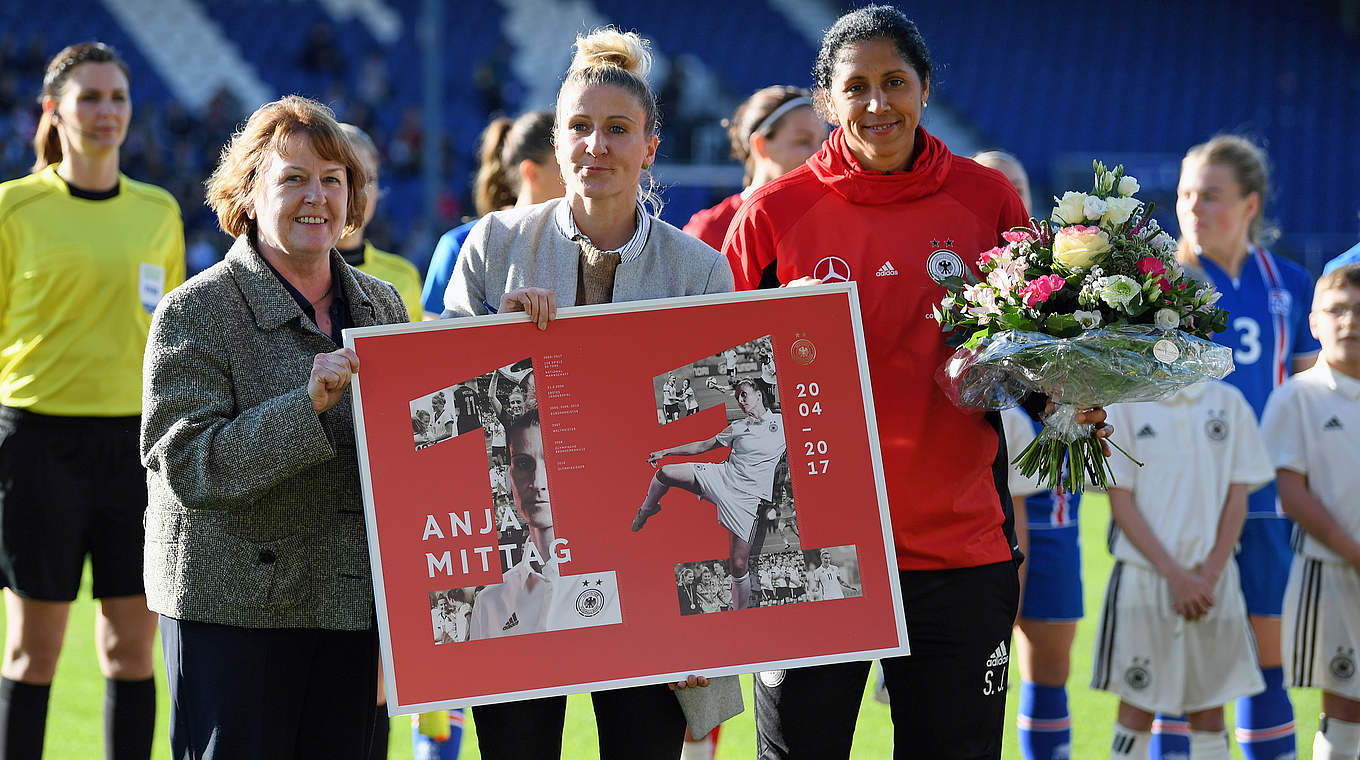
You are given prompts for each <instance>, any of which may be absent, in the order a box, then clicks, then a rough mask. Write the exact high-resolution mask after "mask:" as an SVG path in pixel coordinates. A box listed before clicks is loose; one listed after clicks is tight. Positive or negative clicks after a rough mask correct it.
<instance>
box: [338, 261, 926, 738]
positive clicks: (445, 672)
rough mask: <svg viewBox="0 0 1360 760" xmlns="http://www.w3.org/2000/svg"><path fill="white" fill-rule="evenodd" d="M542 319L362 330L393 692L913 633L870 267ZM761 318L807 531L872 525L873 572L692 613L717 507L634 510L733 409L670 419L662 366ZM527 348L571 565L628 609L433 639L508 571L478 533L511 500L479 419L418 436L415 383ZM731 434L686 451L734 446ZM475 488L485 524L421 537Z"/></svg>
mask: <svg viewBox="0 0 1360 760" xmlns="http://www.w3.org/2000/svg"><path fill="white" fill-rule="evenodd" d="M623 309H627V311H622V310H623ZM523 320H524V317H523V315H500V316H493V317H486V318H476V319H462V320H447V321H443V322H438V323H430V322H427V323H423V324H413V325H402V326H388V327H380V328H364V329H360V330H351V331H347V332H346V344H347V345H350V346H352V347H353V348H354V349H355V350H356V351H357V352H358V354H359V357H360V374H359V378H358V380H357V381H356V383H355V415H356V422H357V425H356V428H357V430H358V433H359V438H360V441H359V446H360V458H361V463H362V464H363V465H364V469H365V482H364V488H365V493H364V497H365V508H366V512H367V519H368V527H369V542H370V552H371V556H372V558H373V569H374V577H375V588H376V589H377V596H378V607H379V609H378V616H379V624H380V629H381V640H382V649H383V658H384V666H385V668H386V678H387V694H388V700H389V703H390V704H391V705H392V708H393V710H394V712H396V713H410V712H415V711H417V710H418V709H428V708H430V707H432V706H434V705H455V704H456V705H468V704H478V703H485V702H494V701H504V700H505V699H512V698H525V697H530V696H544V695H547V694H561V693H570V692H578V691H585V690H588V689H589V688H590V687H592V686H593V687H596V688H598V687H600V686H604V685H611V686H623V685H636V684H641V683H657V682H663V681H670V680H676V678H677V677H683V676H684V675H685V674H689V673H701V674H705V675H715V676H716V675H722V674H728V673H736V672H751V671H755V670H764V669H770V668H774V667H782V666H784V665H792V664H815V663H822V662H835V661H843V660H851V659H868V658H871V657H877V656H883V655H886V654H901V653H903V652H904V651H905V645H906V637H905V630H904V628H903V627H902V624H901V619H902V616H901V610H900V596H899V594H898V586H897V573H896V563H895V559H894V555H893V552H892V551H891V538H890V537H891V531H890V530H889V527H888V525H889V524H888V518H887V508H886V499H885V497H884V491H883V486H882V475H881V465H880V464H879V457H878V447H877V435H876V431H875V429H874V426H873V415H872V408H871V407H872V399H871V396H870V395H869V392H868V390H867V389H868V372H867V365H866V363H865V358H864V356H863V350H864V349H863V339H862V336H861V334H860V328H859V314H858V301H857V298H856V296H855V291H854V289H853V284H850V285H834V286H822V287H816V288H799V289H792V290H784V291H765V292H762V293H751V294H733V295H724V296H700V297H696V298H691V299H672V300H668V301H655V302H635V303H629V304H610V305H605V306H593V307H582V308H579V309H569V310H564V311H563V313H562V316H561V317H560V318H559V319H558V320H556V321H554V322H553V323H551V324H550V325H549V326H548V329H547V330H546V331H540V330H538V329H537V328H536V327H535V326H533V325H532V324H529V323H528V322H526V321H523ZM762 335H770V336H772V338H773V345H774V353H775V363H776V367H777V372H778V379H779V383H778V390H779V395H780V399H781V404H782V408H783V415H784V426H785V430H786V431H787V432H786V435H787V440H788V444H787V445H788V448H787V454H788V464H789V470H790V472H791V474H792V478H793V488H794V498H795V501H796V509H797V515H798V527H799V531H800V536H801V543H802V546H803V547H804V548H816V547H830V546H842V545H847V544H854V545H855V547H856V553H857V557H858V562H859V572H860V578H861V582H862V591H863V593H862V595H861V596H858V597H853V598H846V599H837V600H826V601H816V602H807V603H800V604H789V605H784V606H777V607H764V608H753V609H745V610H734V611H728V612H720V613H714V614H704V615H692V616H687V617H682V616H681V615H680V614H679V610H678V608H677V601H676V585H675V575H674V566H675V565H676V564H677V563H680V562H689V561H695V560H712V559H722V558H726V557H727V556H728V533H727V531H726V529H724V528H723V527H722V526H721V525H720V524H719V523H718V521H717V517H716V513H715V508H714V507H713V505H711V504H709V503H708V502H706V501H701V500H699V499H698V498H697V497H695V496H694V495H692V494H690V493H687V492H684V491H682V490H680V489H672V490H671V492H670V493H669V494H668V495H667V496H666V497H665V498H664V499H663V500H662V505H663V507H664V509H663V511H662V512H661V513H660V514H658V515H657V516H656V517H653V518H652V520H651V522H649V523H648V524H647V526H646V528H645V529H644V530H643V531H641V532H638V533H634V532H632V531H631V530H630V522H631V520H632V518H633V516H634V514H635V513H636V511H637V508H638V505H639V504H641V503H642V499H643V496H644V494H645V492H646V488H647V484H648V482H649V480H650V478H651V477H652V474H653V472H654V470H653V468H652V467H651V466H650V465H649V464H648V463H647V454H648V453H649V452H652V451H656V450H658V449H662V448H666V447H672V446H677V445H680V444H684V443H689V442H691V441H695V440H701V439H704V438H708V437H711V436H713V435H714V434H715V433H717V432H718V431H720V430H722V429H723V428H724V427H725V426H726V425H727V418H726V416H725V413H724V411H723V409H722V407H721V406H718V407H713V408H709V409H704V410H702V411H700V412H699V413H697V414H695V415H693V416H690V417H686V418H683V419H681V420H678V421H676V422H671V423H668V424H665V425H661V424H658V421H657V411H656V398H655V395H654V392H653V383H652V379H653V377H655V376H656V375H658V374H659V373H663V372H666V371H668V370H670V369H673V368H675V367H678V366H681V365H684V364H687V363H689V362H693V361H695V360H696V359H699V358H702V357H706V356H710V355H713V354H716V353H719V352H721V351H723V350H724V349H727V348H729V347H732V346H734V345H737V344H740V343H744V342H746V341H749V340H752V339H755V338H758V337H760V336H762ZM796 341H806V342H805V343H800V345H802V346H807V345H808V344H809V343H810V344H811V346H812V347H813V348H814V350H815V359H813V360H812V361H811V363H806V364H804V363H801V362H800V361H797V360H795V357H794V348H795V346H794V344H795V342H796ZM526 357H532V358H533V360H534V366H535V370H536V372H537V373H538V379H537V398H538V404H539V410H540V414H541V415H542V419H543V423H542V424H543V443H544V445H545V447H546V451H547V452H548V454H547V456H548V460H549V471H548V478H549V487H550V489H551V493H552V503H553V514H554V516H555V522H556V533H557V537H558V538H564V539H567V540H568V542H569V547H570V551H571V561H570V562H568V563H564V564H563V565H562V572H563V574H567V573H570V574H580V573H587V572H598V571H609V570H612V571H614V572H615V573H616V574H617V583H618V596H619V600H620V608H621V612H622V618H623V622H622V623H621V624H619V625H608V626H600V627H591V628H580V629H575V630H567V631H556V632H548V633H538V634H528V635H520V636H510V637H506V638H498V639H486V640H479V641H467V642H456V643H446V644H440V645H436V644H435V643H434V640H433V636H432V633H431V616H430V600H429V594H430V592H432V591H436V590H442V589H448V588H453V587H467V586H475V585H479V584H492V583H498V582H500V575H501V573H500V567H499V565H498V564H497V563H496V561H495V559H496V555H495V554H494V553H493V554H491V555H490V557H491V559H492V564H491V568H490V570H489V571H488V572H482V571H481V567H480V564H479V563H478V562H476V561H475V559H476V555H475V554H474V553H473V552H472V547H476V546H492V545H495V543H496V541H495V534H494V533H492V534H491V535H490V536H480V535H478V534H477V532H476V526H478V525H480V524H481V522H482V518H481V515H482V514H483V510H485V509H486V508H487V507H489V506H491V504H492V496H491V492H490V489H489V486H488V482H487V455H486V450H485V446H484V441H483V437H482V434H481V432H480V431H476V432H473V433H469V434H465V435H462V436H459V437H457V438H455V439H453V440H450V441H446V442H444V443H441V444H437V445H435V446H432V447H429V448H425V449H422V450H420V451H417V450H416V449H415V447H414V445H413V441H412V428H411V416H412V412H411V406H410V404H411V401H412V399H415V398H418V397H423V396H426V395H428V394H430V393H432V392H434V391H436V390H439V389H441V388H446V387H448V386H450V385H451V384H453V383H457V382H460V381H464V380H468V379H470V378H474V377H476V376H479V375H482V374H484V373H487V372H489V371H491V370H493V369H495V368H497V367H502V366H505V365H508V364H511V363H513V362H515V361H517V360H520V359H523V358H526ZM801 358H802V359H804V360H805V359H806V358H807V353H806V352H805V351H804V352H803V353H802V354H801ZM812 383H816V384H817V388H818V396H817V397H816V398H815V399H812V398H810V397H807V396H805V397H803V398H800V397H799V391H800V386H801V390H802V392H803V393H805V394H806V393H808V390H809V389H810V387H811V384H812ZM812 400H815V401H819V402H820V403H821V410H822V413H821V414H820V415H815V414H811V413H809V414H808V415H807V416H800V414H799V403H800V402H805V401H812ZM805 428H810V430H807V431H805V430H804V429H805ZM816 441H825V442H826V444H827V449H826V450H827V452H828V453H827V454H826V455H814V456H812V457H809V456H807V447H806V445H805V442H814V446H815V442H816ZM726 453H727V450H726V449H719V450H715V451H712V452H709V454H708V455H706V456H703V457H689V458H685V461H699V460H701V459H705V460H707V461H722V459H723V458H724V457H725V456H726ZM820 459H829V460H830V461H829V464H828V466H827V468H826V472H825V474H821V473H818V474H817V475H810V474H809V461H810V460H820ZM818 467H819V466H818ZM464 510H466V511H469V512H471V515H472V520H473V523H474V530H473V535H472V536H466V535H463V536H459V537H458V538H448V539H446V540H440V539H438V538H434V537H431V538H430V539H429V540H423V539H422V536H423V534H424V531H425V526H426V521H427V516H429V515H432V514H433V515H434V516H435V518H436V519H437V520H438V521H439V523H440V524H441V525H442V526H443V528H444V532H445V535H446V536H447V535H448V524H449V521H448V517H447V513H448V512H450V511H456V512H462V511H464ZM463 548H466V549H468V555H469V558H470V563H471V564H470V569H471V570H472V572H470V573H469V574H466V575H464V574H463V573H462V572H461V563H460V562H459V561H458V560H457V557H458V555H459V549H463ZM445 550H452V552H453V556H454V558H455V562H454V565H455V570H456V573H455V574H454V576H453V577H449V576H448V575H445V574H444V573H443V572H439V573H437V574H436V576H435V577H434V578H431V577H430V576H429V572H430V571H429V568H428V564H427V561H426V553H427V552H433V553H436V554H440V553H442V552H443V551H445Z"/></svg>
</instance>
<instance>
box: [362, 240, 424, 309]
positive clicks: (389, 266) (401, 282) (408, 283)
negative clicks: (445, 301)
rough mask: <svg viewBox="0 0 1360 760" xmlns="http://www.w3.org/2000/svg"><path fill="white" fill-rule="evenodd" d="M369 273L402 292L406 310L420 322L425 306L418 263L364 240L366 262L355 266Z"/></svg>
mask: <svg viewBox="0 0 1360 760" xmlns="http://www.w3.org/2000/svg"><path fill="white" fill-rule="evenodd" d="M354 268H355V269H357V270H359V271H360V272H363V273H364V274H367V275H372V276H374V277H377V278H378V279H379V280H382V281H383V282H390V283H392V285H393V286H394V287H395V288H396V289H397V292H398V293H400V294H401V300H402V301H404V302H405V303H406V311H407V312H408V313H409V314H410V315H411V321H412V322H419V321H420V320H421V319H422V318H423V317H424V316H425V307H423V306H421V304H420V290H421V287H422V286H423V283H422V282H421V281H420V270H418V269H416V265H415V264H412V263H411V262H409V261H407V260H406V259H405V258H403V257H401V256H398V255H397V254H395V253H388V252H387V251H380V250H378V249H377V248H374V247H373V244H372V243H370V242H368V241H367V240H365V241H364V262H363V263H362V264H359V265H357V266H355V267H354Z"/></svg>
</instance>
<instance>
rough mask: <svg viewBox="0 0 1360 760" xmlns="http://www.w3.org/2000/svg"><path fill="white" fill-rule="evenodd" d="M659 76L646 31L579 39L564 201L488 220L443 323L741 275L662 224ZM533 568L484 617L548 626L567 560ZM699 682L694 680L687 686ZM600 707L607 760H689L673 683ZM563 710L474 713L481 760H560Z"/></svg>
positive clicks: (487, 598)
mask: <svg viewBox="0 0 1360 760" xmlns="http://www.w3.org/2000/svg"><path fill="white" fill-rule="evenodd" d="M650 66H651V55H650V54H649V53H648V52H647V42H646V40H644V39H643V38H641V37H639V36H638V35H637V34H634V33H631V32H620V31H618V30H615V29H609V28H606V29H598V30H595V31H593V32H591V33H590V34H588V35H586V36H584V37H580V38H578V39H577V40H576V56H575V59H574V60H573V61H572V64H571V68H570V69H569V70H568V72H567V75H566V78H565V79H564V80H563V82H562V87H561V89H560V90H559V92H558V96H557V107H556V110H555V122H554V132H555V137H554V147H555V152H556V156H557V163H558V166H559V167H560V169H561V171H562V179H563V181H564V183H565V184H566V190H567V194H566V197H565V198H560V199H554V200H550V201H547V202H545V203H540V204H536V205H530V206H520V207H516V208H513V209H506V210H503V211H496V212H493V213H491V214H488V215H487V216H486V217H485V218H483V219H482V220H481V221H479V222H478V223H477V225H476V226H475V227H474V228H473V230H472V233H471V235H469V236H468V239H467V242H466V243H465V244H464V245H463V251H462V253H461V254H460V255H459V257H458V265H457V267H456V268H455V269H454V273H453V279H452V280H451V281H450V282H449V286H448V290H447V291H446V292H445V294H444V307H445V310H446V311H445V314H446V315H447V316H451V317H465V316H472V315H477V314H489V313H493V312H497V311H500V312H506V311H524V312H527V313H528V316H529V318H530V319H531V320H533V321H534V322H536V323H537V324H538V327H539V328H540V329H544V330H546V329H548V322H549V321H550V320H552V319H553V318H554V317H556V315H557V307H558V306H559V305H561V306H575V305H582V304H597V303H617V302H620V301H634V300H641V299H649V298H669V297H676V296H687V295H697V294H700V293H725V292H729V291H731V290H732V271H731V269H730V268H729V267H728V265H727V262H726V260H724V259H723V257H722V256H721V255H719V254H718V252H717V251H715V250H713V249H712V248H710V247H709V246H707V245H705V244H703V243H702V242H700V241H698V240H695V239H694V238H692V237H690V236H689V235H686V234H685V233H683V232H681V231H680V230H678V229H676V228H675V227H672V226H671V225H669V224H667V223H665V222H663V221H661V220H660V219H657V218H656V217H655V215H654V209H655V207H656V203H655V197H654V196H653V195H652V193H651V190H650V188H651V180H650V178H649V177H646V175H645V174H644V173H645V171H646V169H647V168H648V167H650V166H651V164H652V162H653V161H655V160H656V148H657V144H658V143H659V142H660V138H659V137H658V135H657V121H658V120H657V108H656V98H655V97H654V96H653V94H652V90H651V87H650V86H648V84H647V80H646V79H645V77H646V75H647V71H648V69H649V68H650ZM644 185H645V187H644ZM545 490H546V487H545ZM544 498H545V499H546V495H544ZM557 512H558V516H560V513H561V512H562V509H561V508H560V507H559V509H558V510H557ZM548 521H549V522H551V518H548ZM546 527H547V526H545V528H546ZM526 555H528V556H532V554H531V553H528V552H526ZM524 562H525V563H529V564H528V565H527V566H525V565H524V564H523V563H521V564H519V565H516V566H515V567H514V568H512V569H511V570H510V571H508V572H507V575H508V576H513V577H516V578H523V579H525V580H524V582H523V583H501V584H499V585H496V586H490V587H488V588H487V589H486V590H485V591H483V592H482V593H481V594H480V595H479V596H478V597H477V601H476V604H475V605H474V609H473V616H474V618H476V617H477V607H476V605H483V604H490V605H494V607H488V609H493V608H494V609H509V610H516V613H515V614H516V615H517V617H516V619H517V620H519V621H521V625H523V622H522V621H524V620H527V619H530V617H533V618H543V619H546V618H547V615H546V614H543V613H542V612H540V613H539V614H537V615H533V616H530V615H529V614H527V613H528V612H529V611H530V610H533V609H540V608H541V606H542V605H545V604H548V603H549V602H548V600H546V599H544V598H542V597H543V593H544V591H543V590H544V589H546V588H547V587H548V585H549V584H550V583H551V582H552V581H554V580H556V579H557V578H558V577H560V576H559V569H558V567H557V562H556V560H550V561H548V562H546V563H539V562H534V561H531V560H529V559H525V560H524ZM545 581H546V582H547V583H545ZM702 683H706V680H705V679H697V678H695V677H693V676H691V677H690V684H691V685H693V684H702ZM592 699H593V701H594V705H595V716H596V723H597V725H598V727H599V734H600V757H602V758H623V757H627V758H670V759H673V758H677V757H679V756H680V751H681V742H682V740H683V738H684V734H685V718H684V715H683V713H682V712H681V710H680V707H679V703H678V702H677V700H676V697H675V696H674V695H673V694H671V693H670V692H669V691H668V690H667V688H666V687H665V686H660V685H658V686H641V687H635V688H629V689H615V690H611V691H602V692H597V693H595V694H593V695H592ZM565 712H566V699H565V698H564V697H549V698H546V699H534V700H525V701H520V702H512V703H507V704H500V705H485V706H480V707H475V708H473V716H474V718H475V719H476V720H475V722H476V726H477V739H478V742H479V745H480V747H481V750H482V753H483V757H489V758H533V759H534V760H539V759H541V758H552V757H558V756H560V754H561V749H562V723H563V718H564V716H565ZM526 729H528V730H526Z"/></svg>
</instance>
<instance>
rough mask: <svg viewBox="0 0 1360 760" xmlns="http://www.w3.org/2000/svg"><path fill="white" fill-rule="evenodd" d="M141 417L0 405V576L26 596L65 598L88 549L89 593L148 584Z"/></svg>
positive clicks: (76, 585)
mask: <svg viewBox="0 0 1360 760" xmlns="http://www.w3.org/2000/svg"><path fill="white" fill-rule="evenodd" d="M139 426H140V418H139V417H52V416H48V415H41V414H34V413H32V412H26V411H23V410H21V409H12V408H9V407H0V582H3V584H4V585H5V586H6V587H8V588H10V589H13V591H14V593H16V594H18V595H19V596H22V597H24V598H27V599H38V600H43V601H52V602H69V601H71V600H73V599H75V598H76V592H77V591H78V590H79V589H80V578H81V574H82V573H83V572H84V569H85V557H86V556H87V555H88V556H89V557H90V564H91V566H92V570H93V575H94V596H95V597H96V598H102V597H117V596H134V595H137V594H143V593H145V587H144V586H143V585H142V543H143V537H144V531H143V527H142V515H143V513H144V512H145V511H146V470H145V469H143V467H142V462H141V459H140V458H139V457H138V447H137V445H138V444H137V436H138V428H139Z"/></svg>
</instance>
